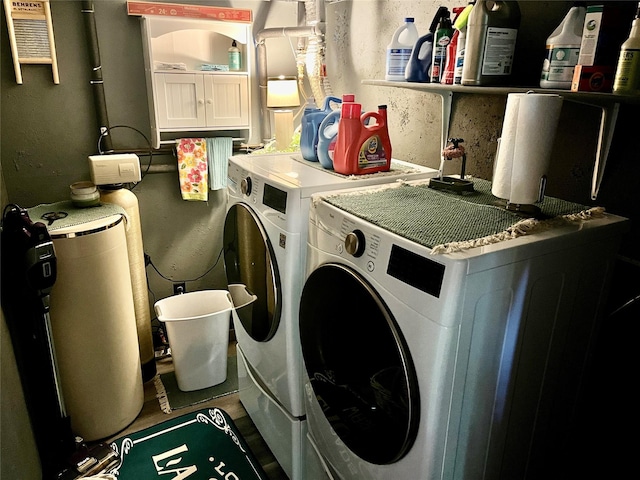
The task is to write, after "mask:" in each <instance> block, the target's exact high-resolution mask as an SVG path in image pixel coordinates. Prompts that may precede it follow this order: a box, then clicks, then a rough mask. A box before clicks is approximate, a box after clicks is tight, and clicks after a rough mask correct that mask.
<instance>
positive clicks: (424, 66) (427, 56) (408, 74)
mask: <svg viewBox="0 0 640 480" xmlns="http://www.w3.org/2000/svg"><path fill="white" fill-rule="evenodd" d="M432 57H433V33H431V32H429V33H427V34H426V35H423V36H422V37H420V38H419V39H418V41H417V42H416V44H415V45H414V47H413V50H412V51H411V57H410V58H409V63H407V68H406V70H405V72H404V78H405V79H406V80H407V82H420V83H428V82H430V81H431V76H430V74H429V69H430V68H431V60H432Z"/></svg>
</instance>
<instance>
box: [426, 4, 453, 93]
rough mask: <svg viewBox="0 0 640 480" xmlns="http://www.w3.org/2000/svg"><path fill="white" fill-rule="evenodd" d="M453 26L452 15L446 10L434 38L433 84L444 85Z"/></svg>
mask: <svg viewBox="0 0 640 480" xmlns="http://www.w3.org/2000/svg"><path fill="white" fill-rule="evenodd" d="M452 36H453V26H452V25H451V14H450V13H449V10H446V11H445V12H444V13H443V14H442V16H441V17H440V21H439V22H438V27H437V28H436V33H435V35H434V37H433V59H432V60H431V83H442V78H443V77H444V66H445V65H446V63H447V47H448V46H449V43H451V37H452Z"/></svg>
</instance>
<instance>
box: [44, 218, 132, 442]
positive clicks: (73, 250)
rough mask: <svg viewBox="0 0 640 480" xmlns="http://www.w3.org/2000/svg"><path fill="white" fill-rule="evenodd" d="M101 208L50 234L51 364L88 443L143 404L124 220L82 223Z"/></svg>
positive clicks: (121, 425) (76, 430)
mask: <svg viewBox="0 0 640 480" xmlns="http://www.w3.org/2000/svg"><path fill="white" fill-rule="evenodd" d="M100 208H103V207H94V208H92V209H78V210H77V211H76V212H74V211H73V209H70V210H69V211H68V218H66V219H65V220H67V222H66V224H67V225H68V226H66V227H61V228H52V227H55V223H54V225H53V226H52V227H49V231H50V234H51V238H52V240H53V244H54V247H55V251H56V257H57V262H58V276H57V280H56V283H55V285H54V286H53V289H52V291H51V312H50V315H51V326H52V331H53V339H54V345H55V356H56V360H57V362H58V367H59V371H60V380H61V384H62V396H63V399H64V403H65V406H66V409H67V413H68V414H69V416H70V417H71V428H72V429H73V431H74V433H75V434H77V435H79V436H81V437H82V438H84V440H86V441H92V440H98V439H102V438H105V437H108V436H110V435H113V434H115V433H117V432H118V431H120V430H122V429H123V428H125V427H126V426H128V425H129V424H130V423H131V422H132V421H133V420H135V418H136V417H137V415H138V414H139V413H140V410H141V409H142V405H143V403H144V392H143V386H142V374H141V372H140V352H139V349H138V336H137V331H136V316H135V309H134V302H133V293H132V288H131V276H130V274H129V260H128V253H127V239H126V235H125V223H126V222H125V217H124V216H123V215H120V214H118V215H113V214H111V215H108V216H104V217H102V218H95V217H94V219H91V218H89V219H87V218H86V216H87V215H88V214H89V212H91V213H93V212H98V209H100ZM83 211H84V212H85V213H81V212H83ZM74 215H79V216H80V217H79V218H78V221H77V222H73V221H70V222H69V221H68V220H69V218H71V217H73V216H74ZM82 215H84V217H82ZM85 219H87V220H88V221H84V220H85ZM74 223H75V224H74Z"/></svg>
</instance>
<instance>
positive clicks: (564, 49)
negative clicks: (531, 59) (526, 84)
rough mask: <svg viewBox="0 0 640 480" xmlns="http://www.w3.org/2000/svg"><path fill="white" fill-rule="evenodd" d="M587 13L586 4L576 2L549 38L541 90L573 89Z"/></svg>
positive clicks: (543, 65) (541, 78)
mask: <svg viewBox="0 0 640 480" xmlns="http://www.w3.org/2000/svg"><path fill="white" fill-rule="evenodd" d="M586 13H587V7H586V2H575V3H574V5H573V7H571V9H570V10H569V12H568V13H567V15H566V16H565V17H564V20H562V23H560V25H558V28H556V29H555V30H554V31H553V33H552V34H551V35H550V36H549V38H547V53H546V56H545V59H544V62H543V64H542V74H541V75H540V87H541V88H557V89H561V90H570V89H571V81H572V79H573V70H574V68H575V66H576V64H577V63H578V57H579V56H580V42H581V41H582V28H583V25H584V17H585V15H586Z"/></svg>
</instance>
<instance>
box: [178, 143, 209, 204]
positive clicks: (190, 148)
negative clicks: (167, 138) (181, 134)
mask: <svg viewBox="0 0 640 480" xmlns="http://www.w3.org/2000/svg"><path fill="white" fill-rule="evenodd" d="M177 142H178V146H177V153H178V175H179V177H180V193H181V194H182V199H183V200H200V201H203V202H206V201H207V200H208V190H209V189H208V188H207V183H208V172H207V142H206V140H205V139H204V138H181V139H179V140H178V141H177Z"/></svg>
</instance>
